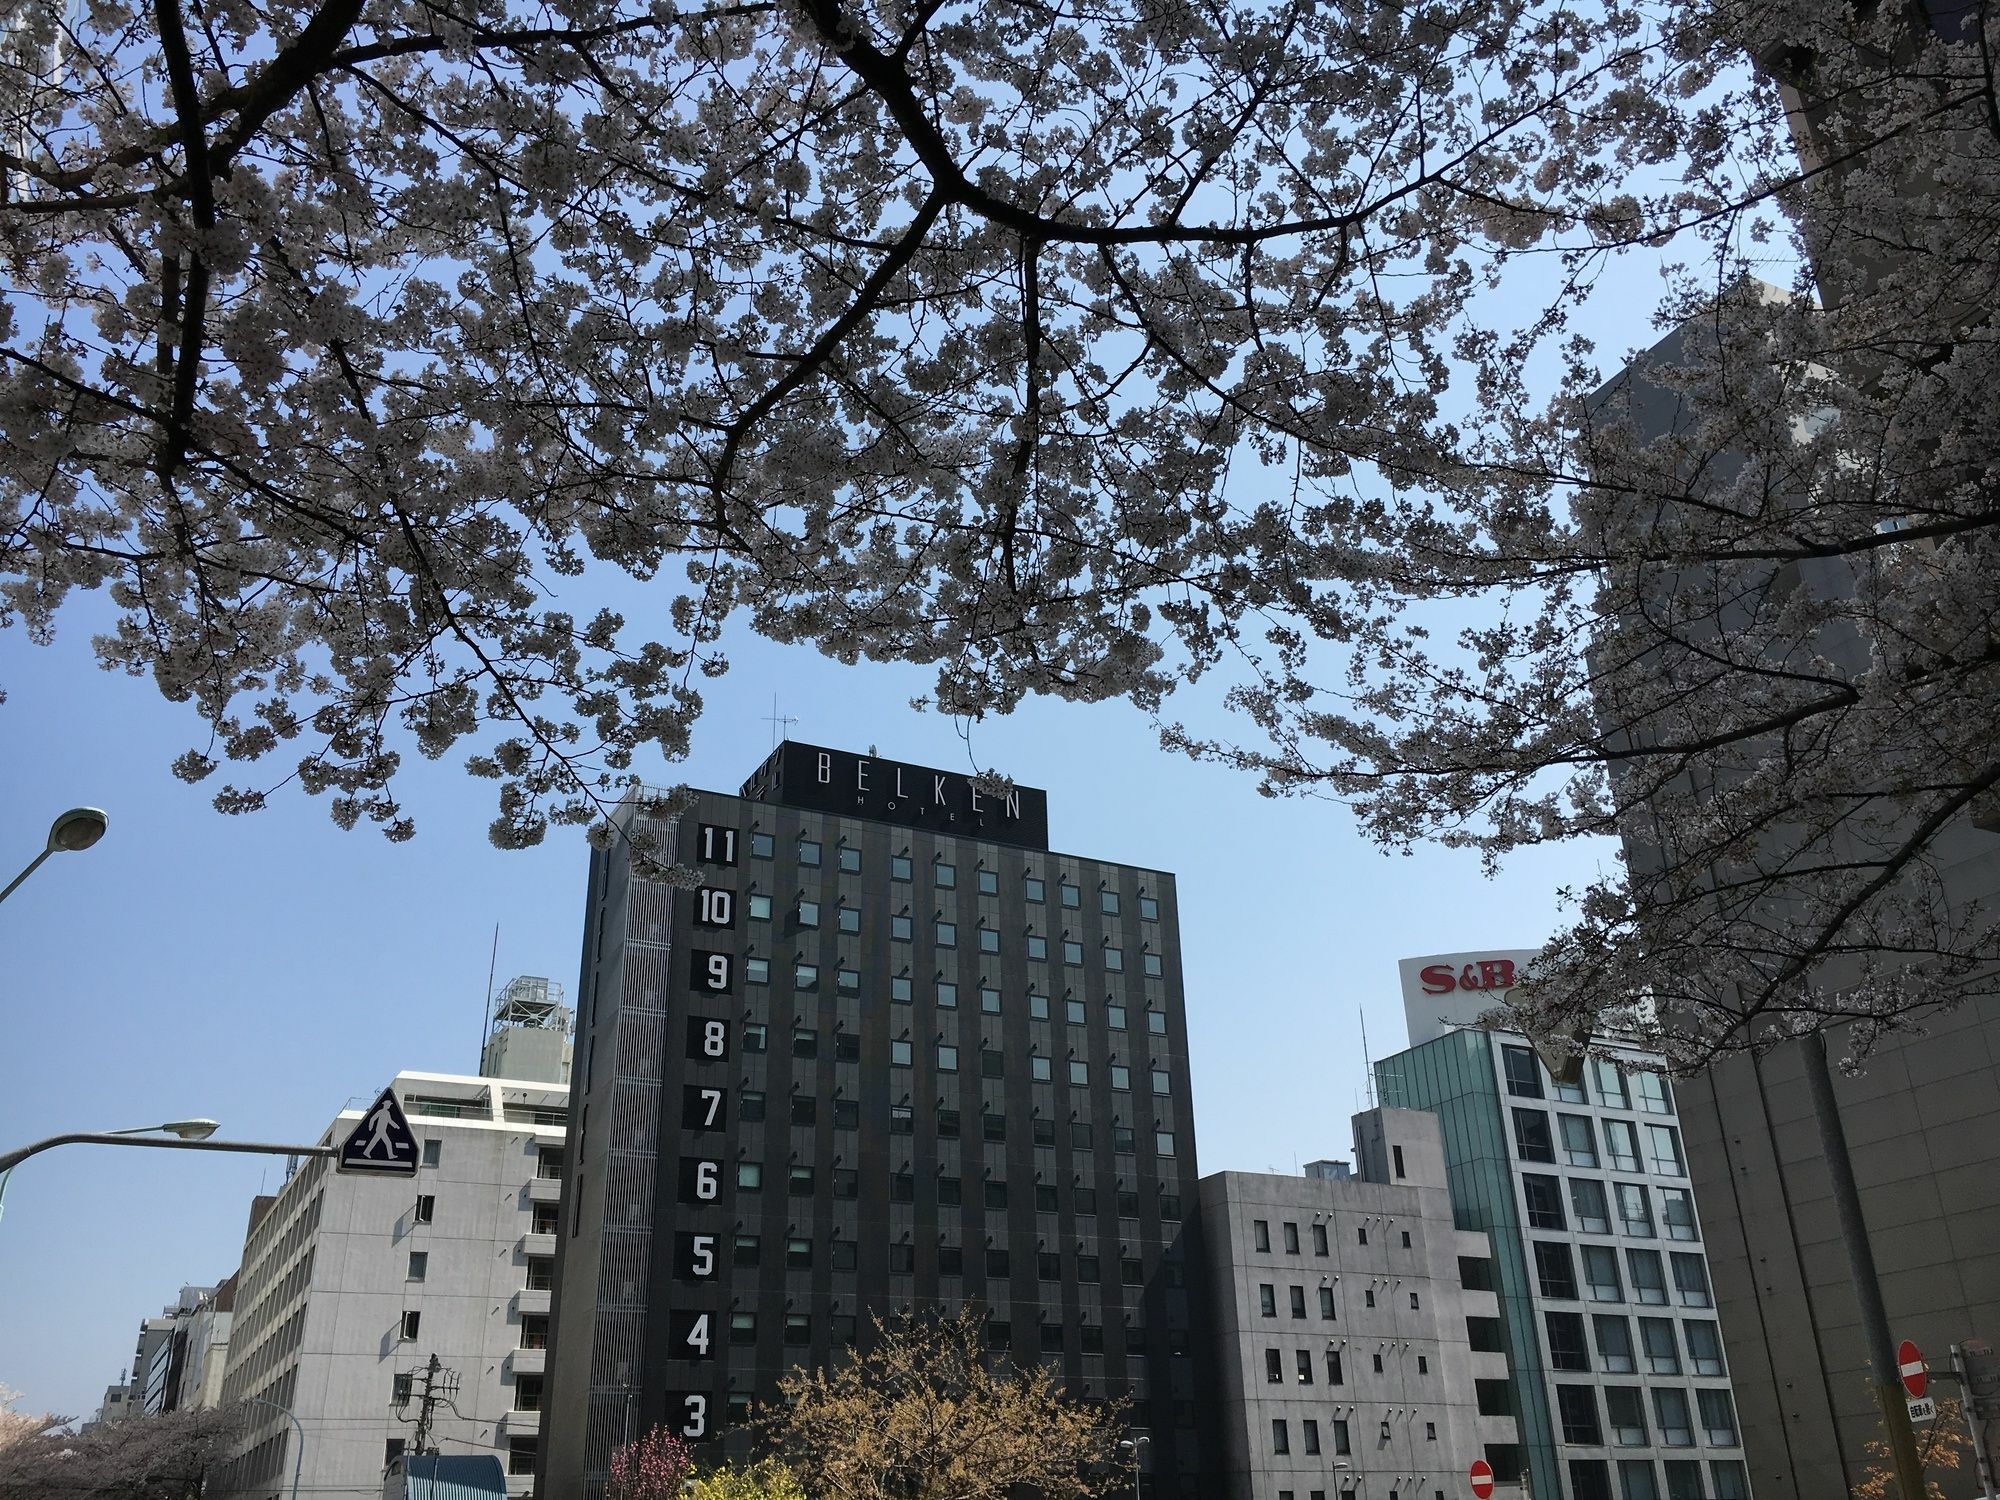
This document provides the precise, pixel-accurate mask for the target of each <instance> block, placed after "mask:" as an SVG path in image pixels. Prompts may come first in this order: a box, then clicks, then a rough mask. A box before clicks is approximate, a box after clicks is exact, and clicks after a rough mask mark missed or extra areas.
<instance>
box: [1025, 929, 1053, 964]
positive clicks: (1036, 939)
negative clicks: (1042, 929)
mask: <svg viewBox="0 0 2000 1500" xmlns="http://www.w3.org/2000/svg"><path fill="white" fill-rule="evenodd" d="M1048 956H1049V940H1048V939H1047V938H1045V937H1043V936H1042V935H1041V934H1039V933H1034V932H1031V933H1029V934H1028V957H1030V958H1032V959H1034V960H1036V961H1037V962H1042V961H1045V960H1046V959H1047V958H1048Z"/></svg>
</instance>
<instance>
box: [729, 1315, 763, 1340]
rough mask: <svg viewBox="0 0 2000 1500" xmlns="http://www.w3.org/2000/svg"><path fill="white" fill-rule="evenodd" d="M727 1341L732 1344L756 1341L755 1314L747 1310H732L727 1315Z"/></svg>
mask: <svg viewBox="0 0 2000 1500" xmlns="http://www.w3.org/2000/svg"><path fill="white" fill-rule="evenodd" d="M729 1342H730V1343H732V1344H754V1343H756V1342H757V1315H756V1314H755V1313H749V1312H733V1313H731V1314H730V1315H729Z"/></svg>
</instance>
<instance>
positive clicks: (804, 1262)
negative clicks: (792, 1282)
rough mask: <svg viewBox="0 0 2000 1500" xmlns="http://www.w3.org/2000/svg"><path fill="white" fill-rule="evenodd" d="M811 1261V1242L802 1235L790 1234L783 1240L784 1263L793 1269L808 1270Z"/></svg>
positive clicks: (810, 1266)
mask: <svg viewBox="0 0 2000 1500" xmlns="http://www.w3.org/2000/svg"><path fill="white" fill-rule="evenodd" d="M812 1263H813V1242H812V1241H811V1240H810V1239H808V1238H806V1237H805V1236H804V1235H791V1236H789V1237H787V1238H786V1240H785V1265H786V1266H787V1267H788V1268H790V1269H791V1270H794V1271H810V1270H811V1269H812Z"/></svg>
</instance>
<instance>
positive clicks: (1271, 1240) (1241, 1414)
mask: <svg viewBox="0 0 2000 1500" xmlns="http://www.w3.org/2000/svg"><path fill="white" fill-rule="evenodd" d="M1354 1125H1355V1136H1356V1141H1357V1146H1358V1150H1357V1155H1358V1157H1359V1159H1360V1162H1361V1176H1360V1177H1359V1178H1352V1177H1349V1178H1337V1179H1336V1178H1322V1177H1311V1176H1307V1177H1284V1176H1278V1175H1275V1174H1263V1173H1245V1172H1218V1173H1214V1174H1212V1175H1210V1176H1208V1177H1204V1178H1203V1179H1202V1181H1201V1218H1200V1225H1201V1237H1202V1244H1203V1246H1204V1250H1205V1255H1204V1260H1205V1262H1206V1271H1207V1280H1208V1299H1207V1301H1208V1306H1209V1308H1210V1310H1211V1311H1210V1320H1211V1322H1212V1324H1213V1327H1214V1337H1213V1346H1214V1350H1215V1365H1214V1374H1213V1379H1214V1393H1213V1403H1214V1407H1215V1411H1216V1413H1217V1427H1218V1430H1219V1438H1220V1441H1219V1442H1218V1444H1217V1446H1218V1448H1219V1453H1218V1455H1217V1458H1218V1466H1219V1471H1220V1484H1219V1485H1218V1487H1217V1489H1216V1490H1215V1492H1214V1493H1215V1495H1216V1497H1217V1500H1224V1497H1226V1500H1363V1497H1381V1496H1386V1495H1392V1494H1393V1495H1397V1496H1399V1497H1401V1500H1441V1497H1443V1496H1447V1495H1449V1496H1452V1497H1457V1496H1459V1495H1460V1494H1462V1493H1464V1485H1465V1482H1466V1479H1465V1477H1466V1474H1467V1471H1468V1470H1469V1469H1470V1467H1471V1466H1472V1463H1473V1461H1474V1460H1475V1459H1478V1458H1481V1457H1488V1458H1491V1457H1494V1456H1499V1457H1501V1459H1502V1461H1503V1463H1504V1462H1505V1461H1506V1455H1507V1453H1509V1452H1511V1451H1512V1450H1513V1448H1514V1447H1515V1445H1516V1442H1517V1435H1516V1430H1515V1424H1514V1419H1513V1418H1512V1417H1511V1416H1506V1415H1494V1416H1482V1415H1481V1414H1480V1413H1479V1411H1478V1410H1477V1403H1476V1392H1477V1391H1478V1389H1479V1388H1480V1383H1481V1382H1485V1381H1499V1382H1501V1383H1502V1384H1504V1383H1505V1382H1506V1380H1507V1357H1506V1355H1505V1354H1504V1353H1503V1352H1502V1349H1501V1332H1500V1324H1499V1304H1498V1301H1497V1299H1496V1298H1495V1296H1494V1294H1493V1293H1492V1292H1491V1291H1485V1290H1468V1289H1466V1287H1465V1285H1464V1282H1465V1280H1466V1279H1467V1278H1468V1277H1470V1279H1473V1280H1475V1281H1479V1280H1485V1279H1486V1277H1485V1276H1484V1274H1483V1270H1482V1268H1485V1267H1487V1266H1489V1264H1490V1260H1489V1256H1490V1250H1489V1246H1488V1242H1487V1238H1486V1236H1485V1235H1484V1234H1482V1233H1479V1232H1478V1231H1475V1230H1463V1229H1459V1228H1457V1227H1456V1226H1455V1224H1454V1222H1453V1215H1452V1205H1451V1195H1450V1191H1449V1189H1448V1187H1447V1185H1446V1177H1445V1163H1444V1145H1443V1141H1442V1138H1441V1136H1440V1134H1439V1127H1438V1120H1437V1117H1436V1116H1434V1115H1431V1114H1428V1113H1424V1112H1422V1111H1416V1110H1397V1109H1378V1110H1372V1111H1370V1112H1369V1113H1367V1114H1365V1115H1360V1116H1357V1117H1356V1118H1355V1121H1354ZM1488 1284H1490V1282H1489V1283H1488Z"/></svg>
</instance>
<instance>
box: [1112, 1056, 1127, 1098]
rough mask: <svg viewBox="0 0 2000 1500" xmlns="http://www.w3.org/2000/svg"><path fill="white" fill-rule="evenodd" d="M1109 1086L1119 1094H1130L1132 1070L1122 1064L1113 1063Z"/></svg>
mask: <svg viewBox="0 0 2000 1500" xmlns="http://www.w3.org/2000/svg"><path fill="white" fill-rule="evenodd" d="M1111 1086H1112V1088H1114V1089H1117V1090H1119V1091H1120V1092H1121V1093H1130V1092H1131V1090H1132V1070H1131V1069H1130V1068H1128V1067H1126V1066H1125V1065H1124V1064H1123V1063H1113V1064H1112V1065H1111Z"/></svg>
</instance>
